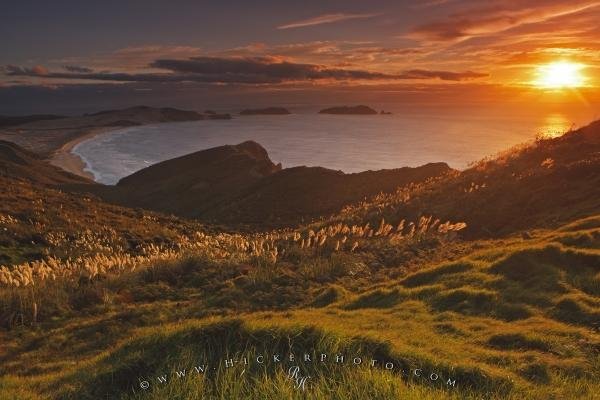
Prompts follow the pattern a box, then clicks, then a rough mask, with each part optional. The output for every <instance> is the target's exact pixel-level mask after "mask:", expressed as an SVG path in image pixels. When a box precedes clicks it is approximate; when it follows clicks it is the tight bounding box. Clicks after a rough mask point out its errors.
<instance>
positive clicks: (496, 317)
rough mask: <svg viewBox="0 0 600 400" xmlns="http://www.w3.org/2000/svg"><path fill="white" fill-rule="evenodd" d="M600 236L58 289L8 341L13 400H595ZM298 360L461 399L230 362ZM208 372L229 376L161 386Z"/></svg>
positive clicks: (232, 268)
mask: <svg viewBox="0 0 600 400" xmlns="http://www.w3.org/2000/svg"><path fill="white" fill-rule="evenodd" d="M598 232H600V218H598V217H596V218H589V219H587V220H583V221H577V222H573V223H571V224H569V225H567V226H564V227H562V228H560V229H557V230H540V231H536V232H534V234H533V238H532V239H528V240H523V239H521V238H520V237H518V236H516V237H507V238H504V239H502V240H499V241H481V242H471V243H470V244H469V243H461V242H456V243H452V242H449V243H439V244H438V245H437V246H439V247H437V249H438V251H439V253H441V254H444V258H445V256H446V255H448V254H451V253H453V254H455V255H456V259H455V260H453V261H448V262H439V261H438V260H439V258H438V257H439V256H438V255H434V254H430V253H425V254H427V256H425V255H421V256H420V257H421V258H420V260H422V262H423V264H422V265H421V266H418V267H415V266H414V260H413V259H411V260H409V261H405V262H403V261H398V260H400V258H398V257H396V258H394V260H396V262H400V264H398V265H394V266H393V267H391V266H389V265H386V264H385V263H382V262H381V260H383V259H385V257H387V256H389V247H388V246H387V245H384V244H383V243H382V245H381V247H378V246H377V245H376V244H373V245H371V247H369V248H365V249H363V250H362V251H358V252H355V253H339V254H338V253H332V252H322V253H316V254H315V253H309V252H303V251H295V252H290V254H286V255H283V256H282V257H281V258H280V259H279V260H278V261H277V262H276V263H272V262H269V261H268V260H266V259H252V260H250V264H246V263H245V262H244V261H240V260H235V259H230V260H227V259H226V260H212V259H210V258H207V257H206V256H201V255H193V254H191V255H187V256H185V257H183V258H181V259H178V260H172V261H164V262H159V263H156V264H154V265H151V266H148V267H147V268H142V269H139V270H137V271H134V272H130V273H126V274H121V275H116V276H113V275H107V276H101V277H98V278H97V279H94V280H92V281H91V282H79V281H75V282H72V283H70V284H68V285H67V284H61V283H60V282H56V284H55V285H54V284H49V285H48V286H47V287H45V288H44V289H43V290H41V288H40V290H39V291H38V292H36V296H37V300H38V302H39V303H40V314H39V323H38V325H37V326H33V327H32V326H29V325H28V324H25V326H20V324H16V325H14V326H13V328H12V330H10V331H6V330H3V331H2V330H0V343H1V344H0V361H1V366H0V399H4V398H6V399H9V398H10V399H12V398H23V399H38V398H39V399H45V398H51V399H52V398H60V399H97V398H122V399H146V398H148V399H166V398H169V399H170V398H173V399H194V398H214V399H230V398H256V399H279V398H290V399H363V398H380V399H388V398H399V399H479V398H486V399H488V398H489V399H515V400H516V399H540V400H541V399H544V400H545V399H573V400H574V399H587V398H589V399H592V398H593V396H594V395H596V394H597V393H598V391H599V390H600V384H599V383H598V381H597V379H595V377H597V375H598V373H599V372H600V364H599V359H598V356H597V354H598V343H600V335H599V334H598V322H599V320H600V319H599V318H598V316H599V313H600V304H599V301H598V276H599V275H598V274H599V272H600V262H599V260H600V250H599V249H598V248H597V247H594V246H591V245H590V241H589V240H588V239H585V240H581V238H589V237H592V238H593V237H596V236H597V235H598ZM374 243H376V242H374ZM408 246H410V247H411V248H412V249H413V250H418V244H415V243H411V244H409V245H408ZM423 246H424V247H423V248H424V249H428V248H429V246H431V244H430V243H424V244H423ZM407 248H408V247H406V248H403V249H400V252H404V251H408V250H407ZM411 251H412V250H411ZM427 260H429V261H427ZM19 293H21V292H19ZM27 293H28V292H22V293H21V294H22V300H26V295H27ZM0 294H1V295H2V296H4V297H2V299H3V300H2V306H3V307H4V308H5V309H6V308H10V307H13V306H12V305H11V303H9V302H8V300H7V299H9V298H11V299H13V300H14V301H17V302H18V299H19V298H18V297H15V294H17V292H15V293H12V294H11V293H9V292H6V291H2V292H1V293H0ZM290 351H293V352H294V353H299V354H300V353H305V352H315V353H317V354H320V353H327V354H330V355H331V354H338V353H344V354H359V355H361V356H362V357H363V358H366V359H371V358H375V359H386V360H390V362H393V363H394V365H396V366H398V368H402V369H404V370H408V371H409V372H410V371H411V370H414V369H422V370H423V371H429V372H430V373H431V372H435V373H436V374H439V376H443V377H444V378H446V379H447V378H451V379H452V380H454V379H455V380H456V387H447V385H445V383H444V384H441V382H434V381H431V380H430V379H425V378H417V377H415V376H413V375H411V374H410V373H409V374H408V375H405V374H402V373H399V372H398V370H397V369H396V370H395V371H392V372H390V371H387V370H385V368H381V366H380V367H379V368H358V367H357V368H352V367H340V366H339V365H336V364H335V363H323V364H319V365H315V364H308V365H302V368H304V369H303V370H302V371H303V372H304V373H305V374H307V375H310V376H311V380H310V383H311V385H310V387H309V389H307V391H305V392H303V391H299V390H296V389H294V387H293V384H292V382H291V381H290V380H289V379H288V378H287V376H286V373H287V370H286V369H285V368H281V365H276V364H274V363H270V364H268V365H261V366H258V365H254V366H251V367H249V368H248V369H246V371H245V372H244V374H243V375H241V370H239V369H238V368H237V367H236V368H224V366H223V365H222V364H218V362H219V360H220V361H221V362H222V360H223V359H224V358H227V357H234V356H238V357H240V356H241V355H242V354H246V355H257V354H266V355H269V354H273V353H285V354H287V353H289V352H290ZM199 360H207V362H208V361H211V362H212V363H216V364H215V365H216V369H215V370H211V371H209V372H207V373H206V374H202V375H200V376H187V377H186V378H185V379H171V380H169V381H168V383H167V384H164V385H158V384H156V376H158V375H161V374H163V373H168V372H170V371H173V370H179V369H181V368H187V369H189V368H190V366H193V365H195V364H194V363H197V362H198V361H199ZM140 379H142V380H144V379H149V382H150V380H151V379H154V381H152V382H153V384H152V385H151V388H149V389H148V390H141V389H140V387H139V385H140ZM444 382H445V380H444Z"/></svg>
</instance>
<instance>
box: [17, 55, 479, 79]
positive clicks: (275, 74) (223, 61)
mask: <svg viewBox="0 0 600 400" xmlns="http://www.w3.org/2000/svg"><path fill="white" fill-rule="evenodd" d="M150 67H152V68H157V69H162V70H167V71H169V72H159V73H123V72H90V71H87V70H86V71H83V70H81V69H78V70H77V71H75V72H71V71H67V72H51V71H48V70H46V69H45V68H43V67H35V68H25V67H17V66H7V67H6V68H5V73H6V75H10V76H30V77H43V78H53V79H64V80H69V79H78V80H90V81H113V82H201V83H215V84H223V83H231V84H278V83H286V82H305V81H323V80H334V81H361V80H362V81H378V80H380V81H383V80H401V79H441V80H448V81H459V80H465V79H474V78H481V77H484V76H487V75H486V74H480V73H475V72H471V71H467V72H450V71H428V70H410V71H405V72H402V73H400V74H386V73H380V72H372V71H366V70H358V69H342V68H331V67H327V66H323V65H317V64H301V63H292V62H288V61H285V60H282V59H280V58H275V57H235V58H222V57H194V58H189V59H185V60H180V59H159V60H156V61H154V62H152V63H151V64H150Z"/></svg>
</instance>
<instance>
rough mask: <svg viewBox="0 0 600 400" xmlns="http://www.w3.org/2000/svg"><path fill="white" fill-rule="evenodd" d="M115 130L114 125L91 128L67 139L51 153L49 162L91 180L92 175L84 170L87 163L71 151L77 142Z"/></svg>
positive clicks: (92, 178)
mask: <svg viewBox="0 0 600 400" xmlns="http://www.w3.org/2000/svg"><path fill="white" fill-rule="evenodd" d="M113 130H116V129H115V128H114V127H110V128H109V127H99V128H91V129H89V130H88V131H86V132H85V133H84V134H82V135H80V136H78V137H76V138H74V139H72V140H70V141H68V142H67V143H65V144H63V145H62V146H61V147H60V148H59V149H58V150H56V151H55V152H54V153H52V156H51V157H50V158H49V160H48V161H49V162H50V164H52V165H54V166H56V167H59V168H62V169H64V170H65V171H67V172H70V173H72V174H74V175H79V176H83V177H84V178H88V179H91V180H95V179H94V175H93V174H92V173H91V172H89V171H86V170H85V168H86V167H87V164H86V163H85V161H83V159H82V158H81V157H80V156H78V155H77V154H75V153H74V152H73V149H74V148H75V146H77V145H78V144H79V143H81V142H83V141H85V140H88V139H91V138H93V137H95V136H98V135H101V134H104V133H108V132H110V131H113Z"/></svg>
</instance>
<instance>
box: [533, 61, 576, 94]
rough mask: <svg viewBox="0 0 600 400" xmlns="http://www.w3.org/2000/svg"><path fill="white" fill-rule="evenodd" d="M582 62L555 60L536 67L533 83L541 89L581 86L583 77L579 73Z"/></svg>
mask: <svg viewBox="0 0 600 400" xmlns="http://www.w3.org/2000/svg"><path fill="white" fill-rule="evenodd" d="M584 67H585V66H584V65H583V64H579V63H574V62H569V61H557V62H552V63H549V64H544V65H540V66H539V67H537V76H538V78H537V80H536V81H534V85H535V86H537V87H539V88H543V89H563V88H576V87H580V86H583V84H584V82H585V77H584V76H583V74H582V73H581V71H582V70H583V68H584Z"/></svg>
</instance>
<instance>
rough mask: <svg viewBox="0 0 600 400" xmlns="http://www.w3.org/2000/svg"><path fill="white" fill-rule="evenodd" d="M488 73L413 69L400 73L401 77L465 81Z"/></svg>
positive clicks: (482, 76)
mask: <svg viewBox="0 0 600 400" xmlns="http://www.w3.org/2000/svg"><path fill="white" fill-rule="evenodd" d="M486 76H488V74H483V73H479V72H473V71H465V72H450V71H430V70H424V69H412V70H409V71H404V72H403V73H402V74H400V75H399V77H401V78H400V79H441V80H443V81H464V80H468V79H477V78H485V77H486Z"/></svg>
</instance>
